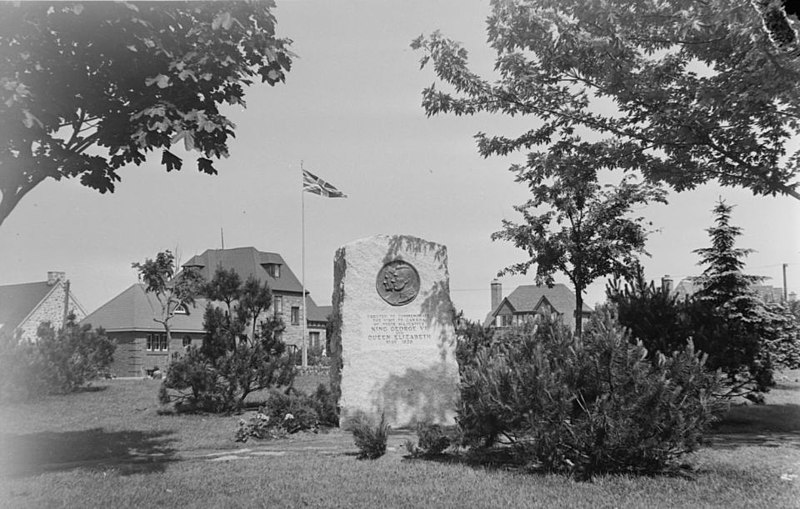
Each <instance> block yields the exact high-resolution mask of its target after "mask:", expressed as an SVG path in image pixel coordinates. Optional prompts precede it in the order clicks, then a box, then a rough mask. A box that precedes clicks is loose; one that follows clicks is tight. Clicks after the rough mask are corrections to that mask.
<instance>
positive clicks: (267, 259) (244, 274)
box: [183, 247, 325, 348]
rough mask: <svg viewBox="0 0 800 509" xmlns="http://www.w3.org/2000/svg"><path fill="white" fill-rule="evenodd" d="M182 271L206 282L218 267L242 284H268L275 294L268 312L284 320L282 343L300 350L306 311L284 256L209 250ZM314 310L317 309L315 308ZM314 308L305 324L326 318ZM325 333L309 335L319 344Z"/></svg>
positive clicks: (252, 250)
mask: <svg viewBox="0 0 800 509" xmlns="http://www.w3.org/2000/svg"><path fill="white" fill-rule="evenodd" d="M183 267H184V268H189V267H192V268H194V269H196V270H197V271H198V272H199V273H200V275H202V276H203V277H204V278H205V279H206V280H207V281H210V280H211V279H212V278H213V277H214V273H215V272H216V270H217V268H218V267H222V268H224V269H226V270H234V271H235V272H236V273H237V274H239V277H241V278H242V281H245V280H246V279H247V278H248V277H250V276H254V277H255V278H256V279H257V280H258V281H259V282H261V283H263V282H265V281H266V282H267V283H268V284H269V287H270V289H271V290H272V308H270V310H269V312H270V313H273V314H274V315H276V316H279V317H281V318H283V323H284V325H285V327H286V328H285V329H284V331H283V334H282V336H281V339H282V340H283V342H284V343H286V344H287V345H288V346H289V347H295V348H301V346H302V344H303V325H302V318H303V316H304V314H303V307H305V303H304V299H303V285H302V284H300V281H299V280H298V279H297V276H295V275H294V272H292V269H290V268H289V266H288V265H287V264H286V261H285V260H284V259H283V257H282V256H281V255H279V254H278V253H267V252H263V251H258V250H257V249H256V248H254V247H239V248H234V249H207V250H206V251H205V252H203V254H201V255H197V256H193V257H192V258H190V259H189V261H187V262H186V263H184V264H183ZM313 308H316V305H315V306H313ZM313 308H312V306H310V305H309V306H308V309H307V312H308V315H306V322H307V323H308V321H309V320H311V319H312V318H313V320H312V321H313V322H314V323H315V324H319V323H320V322H321V321H324V320H325V317H323V316H318V314H317V313H316V311H315V309H313ZM312 311H314V312H312ZM307 329H310V327H307ZM324 330H325V329H324V325H323V326H322V328H321V329H320V327H319V326H315V327H314V329H313V330H311V331H310V332H317V333H320V338H321V339H320V340H321V341H323V342H324V341H325V338H324ZM323 344H324V343H323Z"/></svg>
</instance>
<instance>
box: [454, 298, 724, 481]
mask: <svg viewBox="0 0 800 509" xmlns="http://www.w3.org/2000/svg"><path fill="white" fill-rule="evenodd" d="M655 357H656V358H657V360H656V361H655V362H650V360H648V352H647V350H646V349H645V348H644V346H643V345H642V344H641V343H637V344H632V343H631V342H630V341H629V338H628V336H627V333H626V332H625V331H624V329H623V328H622V327H621V326H620V325H619V324H618V323H617V322H616V320H615V319H614V317H613V316H612V315H611V314H610V313H608V312H607V311H602V310H601V312H600V313H597V314H596V315H595V316H594V317H593V319H592V321H591V322H590V323H589V325H588V327H587V329H586V331H585V332H584V336H583V338H582V339H581V338H577V337H574V336H573V335H572V334H571V333H570V332H569V330H567V329H565V328H564V327H563V326H561V325H560V324H553V323H542V324H540V325H538V326H534V327H528V328H522V329H516V330H515V331H513V332H512V333H510V334H508V335H506V337H504V338H503V341H495V342H494V343H492V345H490V346H486V347H483V348H480V349H479V350H478V351H477V353H476V356H475V359H474V362H473V363H472V364H471V365H469V366H467V368H466V369H465V370H464V372H463V373H462V391H461V400H462V401H461V408H460V410H459V419H458V422H459V425H460V426H461V427H462V431H463V432H464V439H465V442H466V443H467V444H469V445H472V446H473V447H475V446H488V445H491V444H493V443H494V442H495V441H497V439H498V438H499V437H501V436H502V437H503V438H504V441H505V442H507V443H508V444H511V445H512V446H513V448H514V450H515V451H516V453H517V454H519V455H520V458H521V459H523V460H524V461H526V462H527V463H529V464H530V465H531V466H532V467H536V468H543V469H545V470H548V471H555V472H569V473H573V474H575V475H578V476H581V477H588V476H592V475H595V474H599V473H605V472H628V473H655V472H659V471H662V470H664V469H666V468H668V467H669V466H671V465H672V464H673V462H674V461H675V460H676V459H677V458H678V457H679V456H681V455H682V454H684V453H686V452H689V451H692V450H694V449H695V448H696V447H697V446H698V444H699V442H700V439H701V437H702V433H703V432H704V431H705V430H706V429H707V428H708V426H709V425H710V424H711V422H712V421H713V420H714V412H715V410H717V408H718V407H717V400H716V398H715V397H714V396H713V394H714V391H715V389H716V387H717V377H716V376H715V375H713V374H709V373H708V372H707V371H706V370H705V369H704V367H703V362H704V359H703V358H702V357H701V356H700V355H699V354H697V353H696V352H695V351H694V348H693V346H692V345H691V343H689V344H688V345H687V347H686V348H684V349H683V350H682V351H680V352H676V353H673V354H672V355H671V356H669V357H666V356H664V355H661V354H657V355H656V356H655Z"/></svg>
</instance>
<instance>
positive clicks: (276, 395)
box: [261, 390, 320, 433]
mask: <svg viewBox="0 0 800 509" xmlns="http://www.w3.org/2000/svg"><path fill="white" fill-rule="evenodd" d="M261 412H263V413H264V414H265V415H266V416H268V417H269V419H270V422H273V423H274V425H275V426H277V427H281V428H283V429H285V430H286V431H287V432H288V433H297V432H298V431H307V430H316V429H317V428H318V427H319V425H320V419H319V413H318V412H317V402H316V400H315V399H314V398H313V397H312V396H308V395H306V394H304V393H303V392H300V391H295V390H291V391H290V392H289V394H287V393H285V392H281V391H275V390H273V391H272V392H270V395H269V398H267V402H266V403H265V404H264V406H263V407H262V409H261Z"/></svg>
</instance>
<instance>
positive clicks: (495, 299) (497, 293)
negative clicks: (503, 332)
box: [491, 279, 503, 311]
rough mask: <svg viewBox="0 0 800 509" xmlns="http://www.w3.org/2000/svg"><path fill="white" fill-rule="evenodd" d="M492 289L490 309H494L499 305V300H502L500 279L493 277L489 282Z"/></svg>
mask: <svg viewBox="0 0 800 509" xmlns="http://www.w3.org/2000/svg"><path fill="white" fill-rule="evenodd" d="M491 289H492V309H491V311H494V310H495V309H497V306H499V305H500V302H501V301H502V300H503V285H502V283H500V281H498V280H496V279H493V280H492V284H491Z"/></svg>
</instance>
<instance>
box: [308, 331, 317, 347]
mask: <svg viewBox="0 0 800 509" xmlns="http://www.w3.org/2000/svg"><path fill="white" fill-rule="evenodd" d="M308 338H309V339H308V343H309V346H310V347H311V348H319V332H309V333H308Z"/></svg>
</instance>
